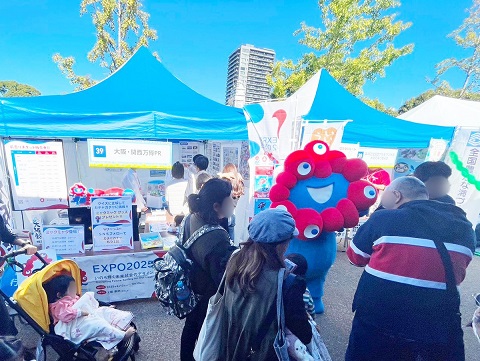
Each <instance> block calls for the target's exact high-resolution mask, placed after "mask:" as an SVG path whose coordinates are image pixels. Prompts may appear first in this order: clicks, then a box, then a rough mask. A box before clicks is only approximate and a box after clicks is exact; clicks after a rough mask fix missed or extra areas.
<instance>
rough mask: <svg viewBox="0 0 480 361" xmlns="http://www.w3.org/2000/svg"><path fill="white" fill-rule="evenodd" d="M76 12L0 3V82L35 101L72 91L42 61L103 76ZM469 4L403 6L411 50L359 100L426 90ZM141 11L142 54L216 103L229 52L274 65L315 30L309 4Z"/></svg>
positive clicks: (414, 2)
mask: <svg viewBox="0 0 480 361" xmlns="http://www.w3.org/2000/svg"><path fill="white" fill-rule="evenodd" d="M79 4H80V0H62V1H58V0H10V1H0V80H15V81H18V82H22V83H27V84H30V85H32V86H34V87H36V88H37V89H39V90H40V91H41V92H42V94H61V93H68V92H71V91H72V90H73V86H71V85H70V84H69V82H68V81H67V80H66V79H65V78H64V77H63V75H62V74H61V73H60V71H59V70H58V69H57V67H56V65H55V64H54V63H53V61H52V60H51V58H52V55H53V54H54V53H56V52H59V53H61V54H62V55H64V56H68V55H73V56H74V57H75V58H76V60H77V64H76V71H77V73H78V74H91V75H92V77H93V78H94V79H102V78H104V77H106V76H107V70H106V69H102V68H100V66H99V65H98V64H92V63H89V62H88V60H87V59H86V55H87V53H88V51H89V50H90V49H91V48H92V46H93V44H94V42H95V29H94V27H93V25H92V23H91V18H90V17H89V16H88V15H84V16H83V17H80V15H79ZM470 5H471V0H456V1H451V0H403V1H402V6H401V8H399V9H398V10H397V11H398V13H399V19H401V20H403V21H410V22H412V23H413V25H412V27H411V28H410V29H408V30H407V31H405V32H404V33H403V34H401V35H400V36H399V37H398V38H397V40H396V45H397V46H401V45H405V44H408V43H412V42H413V43H414V44H415V50H414V52H413V53H412V54H410V55H408V56H406V57H403V58H401V59H399V60H397V61H396V62H395V63H394V64H393V65H392V66H390V67H389V68H387V70H386V77H385V78H380V79H378V80H377V81H376V82H374V83H372V82H368V83H367V85H366V86H365V88H364V90H365V95H366V96H368V97H370V98H378V99H380V100H381V101H382V102H384V103H385V104H386V105H387V106H393V107H399V106H401V105H402V104H403V102H404V101H405V100H407V99H409V98H411V97H413V96H416V95H418V94H420V93H421V92H423V91H425V90H426V89H428V88H429V84H427V83H426V81H425V77H426V76H430V77H433V76H434V75H435V70H434V66H435V64H436V63H438V62H439V61H441V60H443V59H445V58H447V57H452V56H456V57H462V56H463V55H464V54H465V51H464V50H462V49H460V48H458V47H457V46H456V45H455V43H454V42H453V40H451V39H448V38H447V37H446V35H447V34H448V33H450V32H451V31H452V30H454V29H455V28H457V27H458V26H459V25H460V24H461V22H462V20H463V19H464V18H465V17H466V12H465V9H467V8H468V7H469V6H470ZM144 9H145V10H146V11H148V12H149V13H150V14H151V18H150V26H151V27H152V28H154V29H156V30H157V32H158V40H157V41H156V42H153V43H151V45H150V50H152V51H158V53H159V54H160V56H161V58H162V61H163V63H164V64H165V65H166V67H167V68H168V69H169V70H170V71H171V72H172V73H173V74H175V76H177V77H178V78H179V79H180V80H182V81H183V82H184V83H186V84H187V85H189V86H190V87H191V88H193V89H194V90H196V91H197V92H199V93H201V94H203V95H205V96H207V97H210V98H212V99H214V100H216V101H219V102H222V103H223V101H224V96H225V95H224V94H225V79H226V67H227V59H228V56H229V55H230V53H231V52H232V51H233V50H235V49H236V48H237V47H238V46H239V45H241V44H247V43H248V44H254V45H255V46H258V47H267V48H271V49H274V50H275V51H276V53H277V59H285V58H293V59H298V58H299V57H300V56H301V55H302V53H303V52H306V51H308V49H307V48H305V47H304V46H302V45H299V44H298V38H295V37H293V36H292V33H293V32H294V31H295V30H296V29H298V28H299V25H300V22H301V21H306V22H307V23H308V24H309V25H312V26H320V13H319V11H318V8H317V2H316V1H314V0H211V1H200V0H177V1H173V0H172V1H166V0H144ZM448 80H450V81H451V82H452V83H453V85H454V86H457V87H458V86H460V85H461V74H460V73H457V72H455V71H454V72H452V73H451V74H450V75H449V77H448Z"/></svg>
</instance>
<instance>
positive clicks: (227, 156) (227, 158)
mask: <svg viewBox="0 0 480 361" xmlns="http://www.w3.org/2000/svg"><path fill="white" fill-rule="evenodd" d="M222 153H223V162H222V163H223V166H222V170H223V168H224V167H225V166H226V165H227V164H229V163H232V164H234V165H236V166H237V167H238V165H239V161H240V157H239V155H240V149H239V148H238V147H236V146H227V145H224V146H223V149H222Z"/></svg>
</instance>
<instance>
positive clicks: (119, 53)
mask: <svg viewBox="0 0 480 361" xmlns="http://www.w3.org/2000/svg"><path fill="white" fill-rule="evenodd" d="M122 15H123V14H122V3H121V1H118V25H117V57H118V59H121V58H122V33H121V27H122Z"/></svg>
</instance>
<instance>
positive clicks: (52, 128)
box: [0, 48, 248, 140]
mask: <svg viewBox="0 0 480 361" xmlns="http://www.w3.org/2000/svg"><path fill="white" fill-rule="evenodd" d="M246 129H247V128H246V121H245V116H244V114H243V111H242V110H241V109H238V108H232V107H227V106H225V105H222V104H219V103H217V102H215V101H213V100H210V99H208V98H206V97H204V96H202V95H200V94H198V93H196V92H195V91H193V90H192V89H190V88H189V87H188V86H186V85H185V84H183V83H182V82H181V81H180V80H178V79H177V78H175V76H173V75H172V74H171V73H170V72H169V71H168V70H167V69H166V68H165V67H164V66H163V64H161V63H160V62H159V61H157V59H156V58H155V57H154V56H153V55H152V54H151V53H150V52H149V51H148V50H147V49H146V48H140V49H139V50H138V51H137V52H136V53H135V54H134V55H133V56H132V58H131V59H130V60H129V61H128V62H127V63H125V64H124V65H123V66H122V67H121V68H119V69H118V70H117V71H116V72H115V73H113V74H112V75H110V76H109V77H108V78H106V79H105V80H103V81H102V82H100V83H98V84H96V85H95V86H93V87H91V88H89V89H86V90H83V91H79V92H76V93H71V94H66V95H51V96H38V97H31V98H0V136H12V137H55V138H62V137H76V138H130V139H132V138H134V139H191V140H225V139H229V140H244V139H248V136H247V130H246Z"/></svg>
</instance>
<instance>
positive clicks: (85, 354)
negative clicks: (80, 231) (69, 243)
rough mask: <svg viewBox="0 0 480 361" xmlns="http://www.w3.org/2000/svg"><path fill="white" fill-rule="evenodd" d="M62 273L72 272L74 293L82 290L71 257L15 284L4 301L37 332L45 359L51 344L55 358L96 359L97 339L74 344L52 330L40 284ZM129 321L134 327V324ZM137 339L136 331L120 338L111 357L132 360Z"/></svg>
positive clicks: (117, 360)
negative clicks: (57, 356) (128, 336)
mask: <svg viewBox="0 0 480 361" xmlns="http://www.w3.org/2000/svg"><path fill="white" fill-rule="evenodd" d="M62 274H68V275H71V276H72V277H73V278H74V279H75V282H76V285H77V293H78V294H81V290H82V284H81V277H80V269H79V268H78V266H77V264H76V263H75V262H74V261H72V260H68V259H64V260H60V261H57V262H54V263H51V264H49V265H48V266H46V267H44V268H43V269H42V270H40V271H39V272H37V273H34V274H33V275H32V276H30V277H29V278H27V279H26V280H25V281H24V282H23V283H22V284H21V285H20V286H19V287H18V290H17V291H16V292H15V294H14V295H13V300H11V299H6V300H7V303H8V304H9V305H10V307H12V308H13V309H14V310H16V311H17V312H18V314H19V315H20V317H22V318H23V319H25V321H26V322H27V323H28V324H29V325H30V326H31V327H32V328H33V329H34V330H35V331H36V332H37V333H38V334H39V335H40V337H41V345H42V348H43V354H44V358H45V359H46V352H47V348H48V346H50V347H51V348H52V349H53V350H54V351H55V352H56V353H57V354H58V355H59V358H58V359H57V360H58V361H80V360H88V361H95V360H96V355H97V352H98V351H99V349H100V348H101V345H100V344H99V343H97V342H94V341H93V342H88V341H85V342H83V343H81V344H80V345H77V344H75V343H73V342H71V341H69V340H66V339H64V338H63V337H61V336H58V335H55V333H54V328H53V322H52V320H51V317H50V315H49V312H48V300H47V294H46V292H45V290H44V288H43V284H44V283H45V282H47V281H49V280H51V279H52V278H54V277H56V276H59V275H62ZM103 305H106V304H103ZM131 325H132V326H133V327H134V328H136V327H135V324H133V323H132V324H131ZM139 342H140V337H139V336H138V335H137V334H134V336H132V337H130V338H128V339H127V340H125V341H122V342H121V343H120V344H118V346H117V348H118V352H117V353H116V354H115V355H114V356H113V358H112V361H126V360H128V359H129V358H130V359H131V360H132V361H135V352H136V351H138V349H139ZM39 361H40V360H39Z"/></svg>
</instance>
